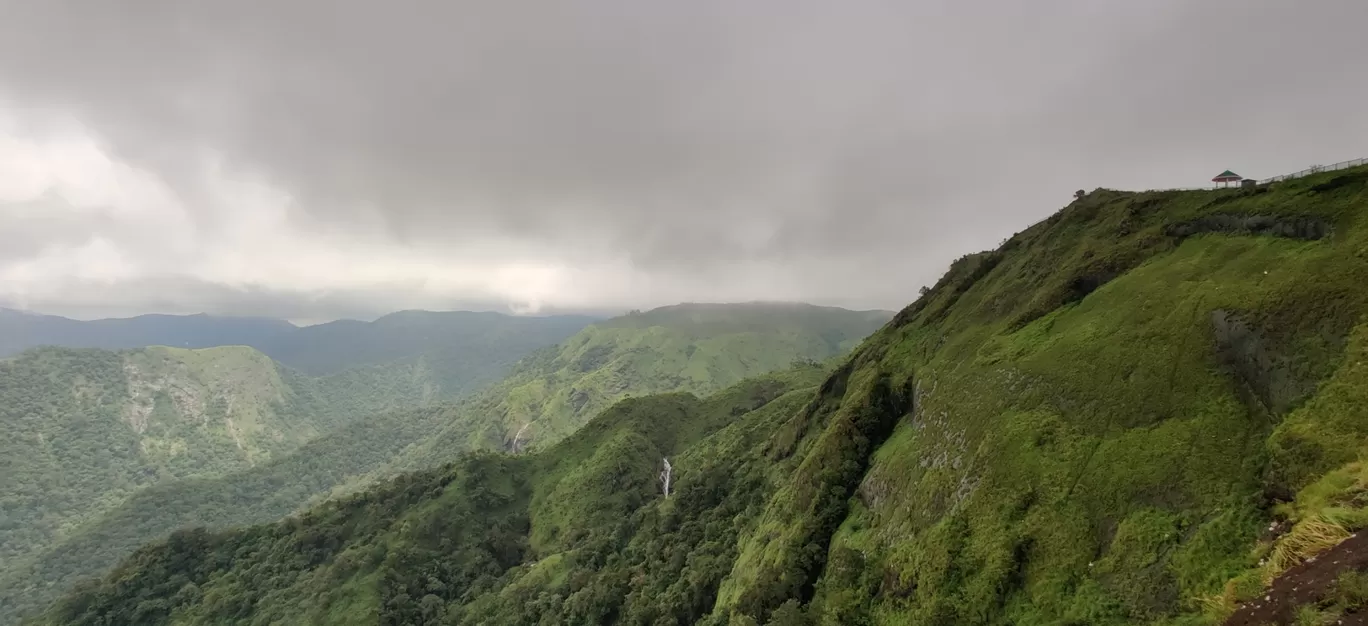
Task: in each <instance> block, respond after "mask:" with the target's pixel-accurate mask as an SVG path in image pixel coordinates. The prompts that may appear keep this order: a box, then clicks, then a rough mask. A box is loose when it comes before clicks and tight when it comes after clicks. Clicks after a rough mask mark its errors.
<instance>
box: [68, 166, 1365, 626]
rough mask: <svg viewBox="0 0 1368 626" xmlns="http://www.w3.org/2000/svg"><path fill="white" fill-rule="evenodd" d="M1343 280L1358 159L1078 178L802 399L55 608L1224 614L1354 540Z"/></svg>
mask: <svg viewBox="0 0 1368 626" xmlns="http://www.w3.org/2000/svg"><path fill="white" fill-rule="evenodd" d="M1365 276H1368V169H1358V170H1347V171H1341V172H1334V173H1327V174H1322V175H1317V176H1312V177H1307V178H1303V179H1298V180H1293V181H1285V182H1282V183H1278V184H1277V185H1275V186H1273V187H1271V188H1261V189H1256V190H1237V189H1232V190H1228V191H1209V192H1162V193H1142V194H1133V193H1119V192H1112V191H1107V190H1097V191H1094V192H1093V193H1091V194H1087V196H1086V197H1084V198H1081V199H1079V200H1077V201H1075V202H1074V203H1072V204H1071V205H1069V206H1068V207H1067V208H1065V209H1064V210H1063V211H1061V212H1060V213H1058V214H1056V215H1055V216H1053V217H1051V218H1050V219H1048V220H1046V221H1044V222H1041V223H1039V224H1037V225H1035V226H1032V227H1031V228H1029V229H1027V230H1026V231H1024V232H1022V233H1019V234H1017V235H1016V236H1014V237H1012V238H1011V239H1010V240H1008V241H1007V242H1006V243H1005V244H1004V245H1003V246H1002V247H1001V248H999V249H998V250H995V251H992V252H988V253H983V254H976V255H970V256H967V257H964V258H962V259H960V260H959V261H957V262H956V263H955V264H954V265H953V266H952V267H951V269H950V271H949V272H948V273H947V274H946V275H945V277H944V278H943V279H942V280H941V281H939V282H938V283H937V284H936V285H935V286H934V287H933V288H932V289H930V290H929V291H928V292H927V293H925V294H923V296H922V297H921V298H919V299H918V300H917V301H916V302H915V303H913V304H912V305H911V306H909V307H908V308H907V309H905V310H903V311H902V312H901V313H899V314H898V315H897V316H896V317H895V318H894V319H893V320H892V321H891V322H890V323H889V324H888V325H887V326H886V327H884V328H883V329H882V330H881V331H879V332H878V333H876V334H875V335H874V336H872V337H871V338H869V339H868V340H867V341H865V342H864V343H863V344H862V345H861V346H860V347H859V348H858V349H857V350H856V351H855V352H854V353H853V354H852V355H851V356H850V357H849V358H848V359H846V360H845V361H844V362H843V364H842V365H841V366H840V367H839V368H837V369H836V370H835V371H834V372H833V373H832V374H831V375H830V376H829V377H827V378H826V379H825V381H824V382H823V383H822V384H821V385H820V387H818V388H817V389H808V390H806V391H794V392H791V393H790V394H787V395H781V396H778V397H777V398H776V399H773V400H771V401H770V402H769V403H767V404H765V405H764V406H763V407H761V408H759V409H757V410H752V411H749V412H746V411H745V410H744V408H737V409H732V410H723V406H724V405H723V404H719V405H714V406H715V407H716V409H717V410H718V411H719V412H713V411H710V410H699V409H694V408H691V406H690V404H689V401H688V400H687V399H682V398H678V397H654V398H649V399H637V400H632V401H627V402H624V403H621V404H618V405H616V406H615V407H614V408H613V409H611V410H609V411H608V412H606V413H605V414H604V415H603V416H602V417H600V418H599V419H598V420H596V421H595V422H593V423H592V424H591V425H590V426H589V427H587V428H584V429H582V430H581V431H580V432H579V433H577V434H575V435H573V436H571V437H569V438H566V439H564V440H562V441H561V442H560V443H559V444H557V445H555V446H552V447H547V448H544V449H543V450H544V451H542V452H539V453H536V454H533V455H523V456H496V455H477V456H466V457H463V458H461V459H459V460H458V461H457V462H456V463H455V464H453V465H452V466H450V467H448V468H446V469H444V470H441V471H430V472H426V473H420V474H411V475H407V476H404V477H401V478H400V479H398V480H396V481H395V482H394V483H392V484H391V485H389V486H387V487H385V488H383V489H378V490H375V491H372V492H368V493H366V494H362V495H358V496H354V497H352V498H349V499H346V500H344V501H342V502H337V503H333V504H329V505H325V506H322V507H319V508H317V509H313V510H311V511H310V512H308V513H307V514H305V515H303V516H301V517H299V518H298V519H295V520H291V521H288V522H284V523H280V524H276V525H271V526H258V527H253V528H250V529H247V530H244V531H239V532H230V533H226V534H208V533H203V532H187V533H182V534H179V535H177V536H175V537H174V538H172V539H171V540H170V541H167V542H162V543H159V544H157V545H153V546H149V547H148V548H146V549H144V550H143V551H141V552H139V553H138V554H137V555H136V556H135V557H133V558H131V559H129V560H128V561H126V562H125V563H124V565H123V566H122V567H121V568H120V569H119V570H117V572H116V573H114V574H113V575H112V576H110V577H109V578H107V579H105V580H104V581H103V582H101V583H100V584H97V585H93V586H91V587H88V588H86V589H85V590H83V591H82V592H81V593H78V594H74V595H72V596H69V597H68V598H67V599H66V600H65V601H63V602H62V603H61V604H60V605H59V606H57V607H55V608H54V609H53V611H52V612H51V613H50V614H49V615H48V619H47V621H48V622H50V623H89V624H95V623H109V622H108V621H105V622H101V621H100V620H111V619H112V620H114V621H119V620H120V619H123V620H129V619H131V620H135V621H140V622H141V623H169V622H172V621H174V622H175V623H246V622H254V621H259V622H269V621H272V620H283V621H286V622H291V621H295V622H298V621H307V619H317V620H319V621H322V622H338V623H348V621H351V622H355V623H377V622H378V623H383V624H399V623H421V624H441V623H448V624H456V623H483V624H528V623H556V624H596V623H629V624H687V623H704V624H737V625H745V624H781V625H798V624H890V625H891V624H914V625H915V624H1008V623H1011V624H1103V625H1105V624H1169V625H1177V624H1216V623H1220V622H1221V621H1222V620H1223V619H1224V618H1225V617H1226V616H1227V615H1229V614H1230V612H1231V611H1232V610H1233V609H1234V607H1235V606H1236V605H1237V604H1238V603H1240V602H1246V601H1255V599H1256V598H1261V597H1262V596H1263V595H1264V593H1265V592H1264V591H1263V589H1264V586H1265V585H1266V584H1267V583H1268V581H1270V580H1273V579H1274V577H1275V576H1277V575H1278V574H1279V573H1280V572H1282V571H1284V570H1286V569H1287V568H1289V567H1291V566H1293V565H1296V564H1297V563H1299V562H1301V561H1304V560H1307V559H1309V558H1310V557H1311V556H1313V555H1315V554H1316V553H1317V552H1318V550H1323V549H1325V548H1326V547H1328V546H1330V545H1334V543H1335V541H1336V540H1337V539H1338V538H1343V537H1347V536H1349V534H1350V533H1351V532H1353V531H1355V530H1358V529H1361V528H1364V527H1365V526H1368V508H1365V507H1368V498H1365V496H1364V494H1365V493H1368V486H1365V485H1368V478H1365V471H1364V469H1363V468H1364V467H1365V464H1364V458H1363V457H1364V453H1365V449H1364V441H1365V437H1366V436H1368V365H1366V364H1368V318H1366V317H1365V315H1368V283H1365V280H1364V277H1365ZM738 388H739V389H744V388H746V385H744V384H743V385H741V386H740V387H738ZM723 397H728V396H727V394H723V395H722V396H719V398H723ZM719 402H721V401H720V400H719ZM704 404H705V405H706V404H707V403H706V402H705V403H704ZM740 406H741V407H744V406H745V405H744V403H742V404H741V405H740ZM732 411H735V412H736V413H737V415H735V416H734V417H733V418H732V419H731V420H724V419H721V418H720V417H717V418H712V417H707V416H708V415H713V416H720V415H721V413H729V414H730V413H731V412H732ZM728 421H729V425H727V426H725V427H723V428H722V429H721V430H717V431H715V432H713V434H711V435H707V436H703V437H702V438H697V437H695V436H693V435H690V436H686V437H681V438H676V439H671V437H672V436H675V435H674V433H678V432H686V431H687V432H694V433H704V432H707V431H708V430H709V429H710V428H712V427H714V426H716V425H718V424H721V423H724V422H728ZM633 424H641V425H643V426H639V427H638V426H633ZM680 424H688V425H690V426H676V425H680ZM693 425H697V426H696V427H695V426H693ZM681 428H682V429H683V430H680V429H681ZM658 429H664V430H663V431H661V430H658ZM667 455H672V456H670V458H671V460H672V463H673V465H674V466H675V467H676V478H675V480H676V484H675V491H674V495H672V496H671V497H670V498H669V499H668V500H666V499H664V498H663V497H661V496H660V495H658V494H659V492H658V490H657V483H656V482H655V481H656V474H657V472H658V471H659V470H660V466H661V464H660V460H659V457H661V456H667ZM1351 587H1352V586H1350V587H1346V589H1349V590H1352V588H1351ZM1346 594H1347V592H1346ZM1351 596H1352V594H1348V595H1344V597H1343V598H1341V599H1340V600H1337V601H1335V602H1333V603H1330V602H1327V603H1325V604H1324V606H1312V607H1302V610H1301V611H1300V613H1301V614H1303V616H1310V617H1307V619H1311V618H1315V619H1317V620H1320V619H1322V618H1324V619H1329V620H1331V621H1330V622H1319V621H1318V622H1316V623H1333V620H1335V619H1337V617H1336V616H1335V614H1334V612H1335V611H1341V610H1352V607H1354V606H1359V605H1362V604H1363V603H1362V602H1360V601H1358V600H1354V598H1353V597H1351ZM252 602H254V603H252ZM1313 613H1314V615H1312V614H1313ZM1283 623H1287V622H1283ZM1308 623H1309V622H1308Z"/></svg>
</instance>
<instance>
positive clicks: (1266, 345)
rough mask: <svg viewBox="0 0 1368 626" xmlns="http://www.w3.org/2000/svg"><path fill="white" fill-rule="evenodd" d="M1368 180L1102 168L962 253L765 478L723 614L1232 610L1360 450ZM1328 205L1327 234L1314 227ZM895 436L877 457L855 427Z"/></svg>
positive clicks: (859, 358) (1178, 613)
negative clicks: (1151, 182)
mask: <svg viewBox="0 0 1368 626" xmlns="http://www.w3.org/2000/svg"><path fill="white" fill-rule="evenodd" d="M1365 183H1368V172H1366V171H1364V170H1358V171H1350V172H1343V173H1337V174H1333V175H1325V176H1319V177H1315V178H1309V179H1303V180H1298V181H1292V182H1288V183H1283V184H1280V185H1278V186H1277V187H1276V188H1274V189H1273V190H1271V191H1267V192H1263V193H1256V194H1251V195H1246V194H1244V193H1242V192H1238V191H1236V192H1214V193H1207V192H1202V193H1153V194H1117V193H1110V192H1105V191H1099V192H1095V193H1093V194H1091V195H1090V196H1089V197H1088V198H1086V199H1084V200H1081V201H1079V202H1076V203H1075V204H1073V205H1071V206H1070V207H1069V208H1067V209H1065V210H1064V211H1062V212H1061V213H1059V214H1057V215H1056V216H1054V217H1052V218H1051V219H1049V220H1047V221H1045V222H1042V223H1041V224H1037V225H1036V226H1033V227H1032V228H1030V229H1028V230H1027V231H1025V232H1023V233H1020V234H1018V235H1017V236H1015V237H1013V238H1012V239H1011V240H1009V241H1008V242H1007V243H1006V244H1005V245H1004V246H1003V247H1002V248H1001V249H999V250H997V251H995V252H992V253H986V254H983V255H974V256H970V257H966V258H965V259H962V260H961V261H960V262H958V263H957V264H956V265H955V267H953V268H952V270H951V272H950V273H949V274H947V276H946V277H945V279H943V280H942V281H941V283H940V284H938V285H937V286H936V288H935V289H933V290H932V291H931V292H930V293H929V294H927V295H926V296H925V297H923V298H922V299H921V300H919V301H918V302H917V303H915V304H913V305H912V306H911V307H909V308H908V309H907V310H905V311H904V312H903V313H901V314H899V316H898V317H897V318H895V321H894V323H893V324H891V325H890V326H889V327H888V328H887V329H885V330H884V331H882V332H880V333H879V334H877V335H876V336H875V337H873V338H872V339H871V340H870V341H868V342H867V343H866V344H865V345H864V346H863V347H862V348H861V350H860V351H859V353H858V354H857V355H856V356H855V357H854V360H853V361H852V367H851V368H850V371H849V374H848V376H847V377H846V380H847V385H848V389H849V391H847V393H846V394H845V395H844V397H843V398H842V399H841V400H840V401H839V402H837V403H833V404H832V405H831V408H830V410H831V411H832V412H833V414H834V415H836V416H837V417H838V418H843V419H845V420H846V424H847V426H846V427H845V428H846V429H845V430H844V431H843V432H842V431H832V430H828V431H827V432H826V433H824V435H823V437H828V436H829V437H830V439H829V440H819V443H818V447H817V449H816V450H817V451H816V452H814V456H813V457H810V458H809V459H808V460H807V461H805V463H804V467H803V468H802V469H800V471H799V472H797V473H795V475H794V477H793V480H792V481H791V482H790V483H789V484H787V485H785V486H784V488H783V489H781V491H780V492H779V493H778V494H777V495H776V496H775V498H773V499H772V500H771V501H770V503H769V505H768V509H767V511H766V513H765V514H764V516H763V517H762V520H761V522H760V523H759V525H758V526H757V528H756V529H755V531H753V532H752V533H751V534H750V536H749V537H748V539H747V540H745V541H743V543H742V546H741V557H740V558H739V559H738V560H737V562H736V564H735V566H734V568H733V571H732V574H731V576H730V578H729V579H728V581H727V583H726V584H725V585H724V586H723V588H722V590H721V592H720V600H719V602H718V607H717V608H718V609H719V612H724V613H733V614H744V615H748V616H752V617H755V618H758V619H759V621H760V622H761V623H763V620H764V619H765V618H767V617H768V616H769V615H770V612H771V611H773V610H774V609H776V608H777V607H779V606H780V605H781V603H782V602H784V601H785V600H786V599H788V598H793V597H797V598H799V599H802V600H804V601H807V600H809V599H811V600H812V602H811V604H810V607H809V613H810V614H811V616H812V617H816V618H818V621H820V622H821V623H832V624H839V623H875V624H942V623H956V624H988V623H1016V624H1058V623H1076V624H1107V623H1136V622H1169V621H1182V622H1188V621H1191V622H1199V623H1200V622H1202V621H1204V620H1206V619H1214V618H1215V617H1217V616H1216V615H1206V616H1202V615H1198V614H1197V611H1198V609H1199V607H1200V606H1201V605H1200V603H1199V602H1197V600H1198V598H1201V597H1203V596H1207V595H1209V594H1213V593H1216V592H1219V591H1220V590H1221V588H1222V585H1223V584H1224V583H1225V581H1226V580H1227V579H1228V578H1230V577H1231V576H1232V575H1235V574H1237V573H1239V572H1241V571H1242V570H1243V569H1244V568H1246V567H1249V566H1251V565H1253V561H1254V560H1256V559H1257V555H1256V554H1255V553H1254V552H1251V548H1252V547H1253V545H1254V543H1255V540H1256V535H1257V533H1258V531H1259V530H1260V529H1261V528H1262V527H1266V526H1267V525H1268V520H1269V516H1270V515H1272V514H1273V513H1272V512H1271V511H1270V510H1269V504H1270V502H1271V500H1272V499H1274V498H1288V497H1291V494H1293V493H1296V491H1297V490H1298V489H1300V488H1302V487H1304V486H1305V485H1306V484H1308V482H1309V481H1310V480H1312V479H1313V478H1314V477H1315V476H1317V475H1319V474H1321V473H1324V472H1326V471H1328V470H1331V469H1334V468H1335V467H1337V466H1338V465H1340V464H1342V463H1345V462H1348V461H1350V460H1352V459H1354V458H1356V457H1357V455H1358V454H1359V452H1360V451H1359V448H1360V445H1361V444H1360V442H1361V441H1362V435H1363V433H1364V431H1365V429H1368V413H1365V409H1364V406H1365V405H1364V404H1360V403H1356V402H1355V401H1356V400H1358V399H1361V398H1362V396H1363V395H1364V393H1365V388H1364V386H1363V385H1364V382H1365V381H1364V380H1363V379H1362V378H1361V370H1359V373H1357V374H1354V373H1350V372H1346V369H1348V370H1350V371H1351V372H1352V371H1354V370H1355V368H1356V367H1357V366H1356V365H1355V364H1356V363H1358V362H1360V361H1361V359H1362V355H1363V352H1362V350H1363V347H1362V344H1361V340H1360V339H1359V337H1360V336H1361V333H1362V332H1363V327H1362V324H1363V323H1364V318H1363V315H1364V313H1365V311H1368V288H1366V287H1365V285H1364V282H1363V280H1364V279H1363V277H1364V276H1368V232H1366V229H1368V224H1366V223H1365V219H1368V193H1365V187H1368V185H1366V184H1365ZM1220 214H1225V215H1228V216H1234V215H1255V214H1258V215H1265V216H1283V219H1281V220H1278V221H1276V225H1274V226H1272V227H1268V228H1263V227H1260V226H1259V225H1258V224H1257V223H1250V222H1248V221H1244V222H1243V225H1244V226H1255V227H1256V230H1259V229H1262V230H1263V231H1264V233H1263V234H1259V233H1257V232H1249V231H1248V230H1241V229H1239V228H1232V225H1235V226H1239V225H1241V224H1242V222H1241V220H1238V219H1234V218H1232V217H1221V218H1212V217H1210V216H1213V215H1220ZM1203 216H1206V219H1201V218H1203ZM1317 224H1320V225H1321V226H1325V227H1328V229H1329V236H1328V237H1325V238H1323V239H1319V240H1308V239H1305V238H1304V237H1307V236H1314V235H1317V234H1320V232H1321V228H1320V227H1318V226H1317ZM1199 230H1227V231H1229V232H1222V233H1207V234H1196V235H1195V236H1185V235H1189V234H1194V233H1193V231H1199ZM1289 235H1290V236H1289ZM1109 279H1110V280H1109ZM1092 288H1096V289H1095V291H1090V289H1092ZM1356 326H1357V327H1358V328H1359V330H1357V331H1354V330H1353V329H1354V328H1355V327H1356ZM1327 379H1329V381H1328V382H1327ZM1318 383H1321V384H1320V385H1319V386H1318ZM899 389H903V390H905V391H904V392H901V393H899V392H898V391H897V390H899ZM890 390H892V392H891V393H890ZM889 398H892V399H894V400H896V401H895V402H889ZM880 404H889V405H897V406H901V407H908V411H909V415H907V416H906V417H901V418H899V417H897V415H896V413H897V412H896V411H894V412H890V411H887V410H871V407H877V406H878V405H880ZM890 418H896V421H894V422H888V421H887V420H889V419H890ZM838 423H839V422H838ZM885 436H886V437H887V440H886V441H885V442H884V443H883V444H882V445H880V446H878V447H877V450H876V451H874V452H873V454H869V455H868V456H867V457H866V456H865V455H866V454H867V453H868V452H870V451H871V450H872V448H873V446H870V445H867V444H864V443H863V442H862V440H861V439H862V437H864V438H872V439H874V440H877V439H878V438H881V437H885ZM824 456H825V457H826V458H827V459H828V461H829V462H828V463H826V464H822V463H812V461H813V460H815V459H821V458H824ZM830 459H842V460H845V461H846V462H853V463H855V464H857V465H858V464H862V463H868V464H869V467H868V470H867V472H864V473H862V474H861V473H857V472H855V471H832V470H831V463H830ZM843 494H849V495H851V496H854V497H852V498H850V499H849V500H846V499H845V497H844V495H843ZM795 510H797V511H804V512H806V514H801V515H794V511H795ZM813 545H816V546H822V547H823V548H822V549H821V550H820V551H817V552H814V551H811V550H810V549H809V548H808V546H813Z"/></svg>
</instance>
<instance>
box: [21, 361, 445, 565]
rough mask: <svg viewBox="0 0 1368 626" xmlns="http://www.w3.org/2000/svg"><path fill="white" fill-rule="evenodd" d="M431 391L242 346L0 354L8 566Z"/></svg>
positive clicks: (407, 376) (409, 377) (402, 376)
mask: <svg viewBox="0 0 1368 626" xmlns="http://www.w3.org/2000/svg"><path fill="white" fill-rule="evenodd" d="M426 390H427V383H426V381H425V380H424V379H423V378H422V377H421V376H417V375H415V373H414V372H411V371H403V370H399V369H393V370H380V369H376V370H372V371H368V372H363V371H353V372H349V373H347V374H345V375H338V376H334V377H325V378H308V377H304V376H300V375H298V374H296V373H294V372H291V371H289V370H285V369H283V368H281V367H279V366H278V365H277V364H276V363H274V362H272V361H271V360H270V359H269V358H267V357H266V356H265V355H263V354H261V353H260V352H257V351H255V350H253V349H251V348H246V347H223V348H206V349H202V350H185V349H179V348H164V347H157V348H145V349H141V350H127V351H121V352H110V351H104V350H74V349H66V348H42V349H35V350H31V351H28V352H25V353H23V354H21V355H20V356H18V357H15V358H12V359H9V360H6V361H3V362H0V424H3V426H4V429H5V432H6V436H5V437H4V438H3V440H2V441H0V467H3V475H4V476H5V480H4V481H0V562H3V563H6V564H12V563H15V562H17V561H18V560H19V557H20V556H21V555H23V554H25V553H28V552H32V551H34V550H37V549H40V548H43V547H46V546H48V545H49V544H50V543H51V542H53V541H56V540H59V539H61V538H62V537H65V536H66V535H68V534H69V533H70V532H71V530H72V529H73V528H75V527H76V526H78V525H79V524H80V523H82V522H85V521H88V520H90V519H92V518H94V517H96V516H98V515H99V514H100V513H102V512H104V511H107V510H109V509H111V508H112V507H114V506H116V505H117V504H118V503H119V502H121V501H123V500H124V499H125V498H127V497H128V496H129V495H131V494H133V493H135V492H137V491H138V490H139V489H142V488H144V487H147V486H150V485H154V484H158V483H163V482H166V481H170V480H175V479H180V478H189V477H205V476H219V475H223V474H228V473H232V472H235V471H241V470H245V469H247V468H250V467H252V466H254V465H259V464H262V463H266V462H269V461H270V460H271V459H272V458H276V457H279V456H281V455H285V454H287V453H289V452H290V451H293V450H294V449H296V448H298V447H299V446H300V445H301V444H303V443H304V442H305V441H308V440H310V439H313V438H314V437H317V436H318V435H320V434H322V433H325V432H329V431H331V430H333V429H335V428H337V427H340V426H341V425H343V424H346V423H347V422H349V421H351V420H353V419H355V418H357V417H361V416H363V415H368V414H371V413H375V412H379V411H383V410H387V409H391V408H394V407H401V406H413V405H417V404H421V403H422V402H423V401H424V395H425V392H426Z"/></svg>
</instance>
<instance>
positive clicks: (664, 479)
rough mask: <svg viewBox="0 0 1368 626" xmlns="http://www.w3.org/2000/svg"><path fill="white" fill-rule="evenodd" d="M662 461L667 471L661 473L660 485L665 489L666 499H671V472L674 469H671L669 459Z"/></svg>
mask: <svg viewBox="0 0 1368 626" xmlns="http://www.w3.org/2000/svg"><path fill="white" fill-rule="evenodd" d="M660 460H661V461H663V462H664V463H665V469H663V470H661V471H660V484H661V485H662V486H663V487H664V490H665V497H666V498H668V497H670V472H671V471H672V470H673V469H674V468H672V467H670V460H669V459H666V458H662V459H660Z"/></svg>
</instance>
